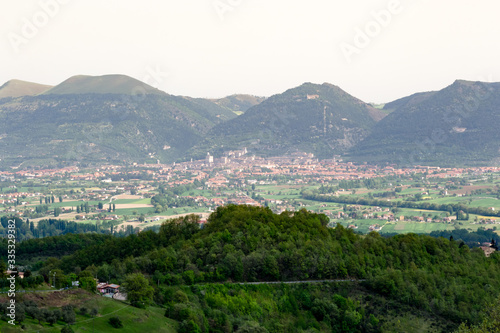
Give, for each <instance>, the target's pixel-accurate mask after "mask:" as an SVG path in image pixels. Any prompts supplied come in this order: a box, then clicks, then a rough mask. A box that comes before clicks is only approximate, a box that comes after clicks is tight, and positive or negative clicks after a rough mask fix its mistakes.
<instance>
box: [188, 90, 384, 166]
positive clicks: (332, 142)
mask: <svg viewBox="0 0 500 333" xmlns="http://www.w3.org/2000/svg"><path fill="white" fill-rule="evenodd" d="M384 116H385V113H383V112H382V111H380V110H377V109H375V108H373V107H371V106H370V105H368V104H366V103H364V102H362V101H360V100H359V99H357V98H354V97H352V96H351V95H349V94H347V93H346V92H345V91H343V90H342V89H340V88H339V87H336V86H334V85H331V84H327V83H325V84H322V85H317V84H312V83H305V84H303V85H301V86H300V87H297V88H293V89H290V90H287V91H286V92H284V93H283V94H278V95H275V96H272V97H270V98H268V99H266V100H265V101H264V102H262V103H260V104H258V105H256V106H254V107H252V108H250V109H249V110H248V111H246V112H245V114H243V115H241V116H240V117H238V118H235V119H233V120H231V121H228V122H224V123H221V124H219V125H218V126H216V127H214V128H213V129H212V130H211V131H210V132H209V133H208V135H207V136H206V138H205V139H204V140H203V141H202V142H201V143H199V144H197V145H196V146H195V147H194V148H193V149H191V150H190V152H189V156H193V157H195V158H200V157H203V156H204V154H206V152H207V151H210V152H212V153H214V154H215V155H216V156H218V155H221V154H222V152H223V151H226V150H231V149H241V148H243V147H247V148H248V149H249V150H250V151H251V152H252V153H255V154H258V155H274V156H277V155H284V154H287V153H291V152H295V151H305V152H309V153H314V154H316V155H317V156H318V157H320V158H331V156H332V155H333V154H334V153H342V152H344V151H345V150H346V149H348V148H350V147H352V146H353V145H355V144H356V143H358V142H359V141H360V140H361V139H362V138H364V137H365V136H366V135H367V134H368V133H369V131H370V129H371V128H372V127H373V126H374V125H375V123H376V122H377V121H379V120H380V119H382V118H383V117H384Z"/></svg>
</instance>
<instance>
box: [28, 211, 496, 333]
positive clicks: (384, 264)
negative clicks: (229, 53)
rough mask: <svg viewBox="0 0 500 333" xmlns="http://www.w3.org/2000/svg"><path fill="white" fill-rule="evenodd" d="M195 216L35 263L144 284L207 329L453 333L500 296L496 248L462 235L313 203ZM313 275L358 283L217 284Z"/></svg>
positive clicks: (183, 324)
mask: <svg viewBox="0 0 500 333" xmlns="http://www.w3.org/2000/svg"><path fill="white" fill-rule="evenodd" d="M197 220H198V218H197V217H196V216H188V217H185V218H182V219H177V220H173V221H170V222H168V223H165V224H163V225H162V227H161V228H160V230H159V232H158V233H155V232H152V231H146V232H141V233H140V234H139V235H131V236H128V237H125V238H115V237H110V236H108V238H106V237H105V238H103V239H97V240H96V241H93V240H92V239H89V240H88V242H89V243H88V245H87V246H85V247H83V248H79V249H77V250H76V251H74V252H73V253H72V254H70V255H69V256H66V257H63V258H61V259H56V258H53V259H49V260H46V261H45V262H44V263H43V264H42V265H41V266H39V267H41V268H39V271H38V272H39V274H41V275H42V276H44V277H45V278H46V279H47V278H48V274H47V272H48V271H54V270H57V272H58V273H57V276H60V278H61V279H63V278H64V276H70V275H71V274H74V275H76V276H77V277H79V278H82V277H85V276H95V275H97V277H98V278H99V279H100V280H106V281H114V282H115V283H119V284H121V283H124V285H125V287H126V288H130V290H131V291H134V292H135V291H137V290H142V291H144V290H146V291H147V292H142V291H140V292H139V293H138V294H137V295H138V296H139V297H138V298H137V299H136V300H135V301H133V303H134V304H135V305H136V306H139V307H142V306H146V305H147V303H148V301H150V302H154V303H156V304H157V305H160V306H164V307H166V315H167V317H169V318H172V319H175V320H177V321H178V322H179V325H180V326H179V329H180V330H181V331H182V330H187V329H188V328H189V329H191V331H196V330H197V329H199V330H200V331H201V332H205V331H208V330H211V331H217V330H227V331H228V332H232V331H235V332H237V331H238V330H240V329H242V330H243V328H244V327H247V326H256V327H263V328H264V329H265V330H267V331H269V332H279V331H287V332H301V331H306V330H308V329H312V328H314V329H317V330H319V331H324V332H327V331H331V330H340V331H342V332H359V331H375V332H378V331H384V330H383V328H384V327H385V328H387V331H391V330H393V331H397V327H399V326H398V325H400V323H401V321H403V322H406V321H410V318H412V316H416V317H417V318H416V319H415V320H414V322H418V323H419V324H418V325H419V326H420V327H424V326H425V327H428V328H429V330H430V327H432V329H433V330H436V331H439V332H442V331H450V330H452V329H454V328H456V327H458V325H459V324H460V323H461V322H464V321H468V322H470V323H473V324H479V323H480V322H481V320H482V319H483V316H484V312H483V307H484V306H485V305H486V304H489V303H491V302H493V301H494V300H495V299H496V298H497V297H498V296H499V294H500V282H499V280H498V274H500V265H499V260H500V255H499V254H498V253H494V254H492V255H491V256H490V257H489V258H488V257H485V255H484V253H483V252H482V251H481V250H480V249H472V250H471V249H470V248H469V247H468V246H467V245H466V244H465V243H463V242H461V241H458V240H457V241H455V240H450V239H448V238H433V237H430V236H425V235H416V234H407V235H397V236H393V237H387V238H384V237H381V236H380V235H379V234H378V233H374V232H372V233H369V234H368V235H365V236H363V235H357V234H355V233H354V232H353V231H351V230H348V229H345V228H343V227H342V226H337V227H336V228H334V229H328V228H327V227H326V225H327V224H328V219H327V218H326V216H324V215H318V214H314V213H310V212H307V211H305V210H301V211H299V212H296V213H295V214H291V213H283V214H280V215H276V214H273V213H272V212H271V211H270V210H269V209H267V208H256V207H248V206H227V207H224V208H219V209H217V211H216V212H215V213H213V214H212V215H211V216H210V218H209V220H208V223H207V224H206V225H205V226H204V228H202V229H200V228H199V226H198V223H197ZM58 237H60V238H62V239H67V240H69V239H70V238H68V237H69V235H65V236H58ZM31 242H33V241H31ZM36 242H41V240H36ZM32 246H36V245H35V244H32ZM41 252H42V253H43V251H41ZM311 279H312V280H337V279H340V280H344V279H349V280H351V279H354V280H355V281H354V282H336V283H335V282H329V283H330V284H326V285H322V286H319V285H316V286H314V285H310V286H293V285H290V286H288V285H279V284H278V285H277V286H273V287H271V286H267V284H263V285H255V286H253V285H236V284H231V285H224V286H222V285H211V284H210V283H213V282H224V283H227V282H231V281H237V282H252V281H256V282H259V281H304V280H311ZM356 281H357V282H356ZM345 284H347V285H349V286H350V287H349V288H346V287H345ZM148 285H149V286H150V287H151V288H152V292H153V294H152V295H151V294H149V293H150V290H151V289H149V288H150V287H148ZM188 286H191V287H188ZM126 288H125V289H126ZM141 288H145V289H141ZM186 288H187V289H186ZM189 290H190V292H189ZM134 292H132V295H134ZM148 294H149V296H147V295H148ZM141 295H142V296H141ZM141 297H145V298H141ZM133 298H135V296H134V297H133ZM143 303H144V304H143ZM384 309H385V310H384ZM398 321H399V324H398ZM437 323H439V324H437ZM336 325H339V326H336ZM125 327H126V324H125V322H124V328H125ZM224 327H225V328H224ZM245 329H247V328H245ZM416 329H417V328H415V330H416ZM188 331H189V330H188ZM243 332H244V330H243Z"/></svg>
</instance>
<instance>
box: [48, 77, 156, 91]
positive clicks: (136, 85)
mask: <svg viewBox="0 0 500 333" xmlns="http://www.w3.org/2000/svg"><path fill="white" fill-rule="evenodd" d="M44 94H45V95H72V94H123V95H138V96H142V95H149V94H154V95H165V93H164V92H163V91H161V90H158V89H156V88H153V87H151V86H150V85H148V84H146V83H144V82H141V81H139V80H136V79H134V78H131V77H129V76H126V75H103V76H88V75H77V76H73V77H70V78H69V79H67V80H66V81H64V82H62V83H60V84H58V85H57V86H55V87H53V88H52V89H50V90H48V91H46V92H45V93H44Z"/></svg>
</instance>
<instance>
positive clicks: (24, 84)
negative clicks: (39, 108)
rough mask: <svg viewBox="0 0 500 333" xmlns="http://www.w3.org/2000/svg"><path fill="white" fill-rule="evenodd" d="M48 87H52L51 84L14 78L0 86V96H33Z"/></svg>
mask: <svg viewBox="0 0 500 333" xmlns="http://www.w3.org/2000/svg"><path fill="white" fill-rule="evenodd" d="M50 88H52V86H48V85H44V84H39V83H34V82H28V81H22V80H16V79H14V80H10V81H7V82H5V83H4V84H3V85H2V86H1V87H0V98H5V97H21V96H35V95H39V94H41V93H43V92H45V91H47V90H48V89H50Z"/></svg>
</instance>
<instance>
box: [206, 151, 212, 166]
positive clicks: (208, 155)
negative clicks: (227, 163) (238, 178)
mask: <svg viewBox="0 0 500 333" xmlns="http://www.w3.org/2000/svg"><path fill="white" fill-rule="evenodd" d="M205 162H207V163H208V164H210V163H214V157H213V156H212V155H210V153H207V157H205Z"/></svg>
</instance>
